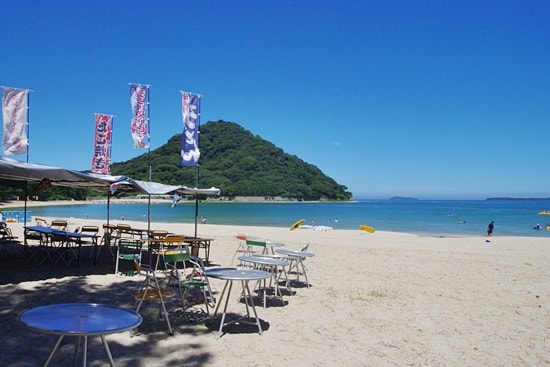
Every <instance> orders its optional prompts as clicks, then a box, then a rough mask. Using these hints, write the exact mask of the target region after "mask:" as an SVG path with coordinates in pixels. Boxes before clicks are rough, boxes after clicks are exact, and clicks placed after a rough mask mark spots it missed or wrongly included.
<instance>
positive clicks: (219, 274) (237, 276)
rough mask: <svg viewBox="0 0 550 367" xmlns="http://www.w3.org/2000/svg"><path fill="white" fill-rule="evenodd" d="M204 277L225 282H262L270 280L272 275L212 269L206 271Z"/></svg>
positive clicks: (250, 271)
mask: <svg viewBox="0 0 550 367" xmlns="http://www.w3.org/2000/svg"><path fill="white" fill-rule="evenodd" d="M204 275H206V276H207V277H210V278H217V279H224V280H260V279H267V278H269V277H270V276H271V273H269V272H267V271H263V270H256V269H237V268H211V269H206V270H205V271H204Z"/></svg>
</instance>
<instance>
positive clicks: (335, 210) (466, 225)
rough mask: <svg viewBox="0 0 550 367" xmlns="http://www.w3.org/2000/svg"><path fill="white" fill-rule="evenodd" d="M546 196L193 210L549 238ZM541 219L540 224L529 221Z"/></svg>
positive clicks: (222, 218)
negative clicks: (537, 227)
mask: <svg viewBox="0 0 550 367" xmlns="http://www.w3.org/2000/svg"><path fill="white" fill-rule="evenodd" d="M545 209H550V200H479V201H476V200H464V201H462V200H434V201H430V200H410V201H396V200H364V201H357V202H346V203H227V202H202V203H200V205H199V212H198V216H199V219H200V217H201V216H203V215H204V216H206V218H207V219H206V220H207V223H211V224H231V225H257V226H273V227H289V226H290V225H292V224H293V223H294V222H295V221H296V220H298V219H302V218H303V219H305V220H306V223H307V224H313V225H322V226H330V227H333V228H334V229H357V230H358V227H359V225H360V224H367V225H369V226H372V227H374V228H375V229H377V230H381V231H394V232H405V233H415V234H421V235H428V236H444V235H484V234H485V231H486V229H487V225H488V223H489V222H490V221H493V220H494V221H495V230H494V235H497V236H498V235H504V236H511V235H520V236H541V237H548V238H550V231H547V230H546V225H547V224H550V216H540V215H538V213H539V212H540V211H541V210H545ZM31 210H32V215H33V216H46V217H60V218H71V217H74V218H91V219H106V218H107V206H106V205H105V204H87V205H68V206H51V207H37V208H31ZM147 212H148V210H147V205H146V204H111V207H110V218H111V220H112V221H114V222H116V221H119V220H120V219H121V218H122V217H124V218H125V219H128V220H137V221H144V222H146V221H147ZM194 220H195V204H194V201H190V202H184V203H180V204H178V205H177V206H176V207H174V208H172V207H171V205H170V203H166V204H151V221H152V222H181V223H193V222H194ZM537 223H540V225H541V226H542V228H543V230H540V231H537V230H535V229H534V228H533V227H534V226H535V225H536V224H537Z"/></svg>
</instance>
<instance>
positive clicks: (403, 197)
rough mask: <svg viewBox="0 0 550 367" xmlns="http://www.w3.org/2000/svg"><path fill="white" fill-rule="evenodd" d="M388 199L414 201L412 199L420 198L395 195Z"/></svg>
mask: <svg viewBox="0 0 550 367" xmlns="http://www.w3.org/2000/svg"><path fill="white" fill-rule="evenodd" d="M388 200H400V201H412V200H418V199H417V198H410V197H406V196H394V197H391V198H389V199H388Z"/></svg>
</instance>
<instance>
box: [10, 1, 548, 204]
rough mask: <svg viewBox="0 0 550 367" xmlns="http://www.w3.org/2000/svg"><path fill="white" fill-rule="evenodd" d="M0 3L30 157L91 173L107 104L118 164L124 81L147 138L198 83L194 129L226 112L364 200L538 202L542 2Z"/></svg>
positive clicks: (126, 145)
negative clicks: (22, 94) (22, 99)
mask: <svg viewBox="0 0 550 367" xmlns="http://www.w3.org/2000/svg"><path fill="white" fill-rule="evenodd" d="M1 9H2V11H1V13H0V21H1V24H2V26H1V27H0V46H1V48H2V50H3V51H2V55H3V56H2V62H1V64H0V85H3V86H9V87H17V88H24V89H31V90H32V93H31V95H30V134H29V138H30V151H29V153H30V154H29V160H30V161H31V162H37V163H43V164H50V165H57V166H63V167H66V168H71V169H77V170H87V169H90V165H91V158H92V154H93V130H94V113H96V112H97V113H105V114H112V115H115V116H116V118H115V121H114V133H113V134H114V136H113V147H112V159H113V161H115V162H120V161H125V160H127V159H130V158H132V157H135V156H137V155H140V154H143V153H145V152H146V151H144V150H135V149H134V148H133V145H132V139H131V136H130V102H129V85H128V83H130V82H136V83H143V84H150V85H151V107H150V108H151V146H152V149H155V148H156V147H158V146H161V145H163V144H164V143H166V141H167V140H168V139H169V138H170V137H172V136H173V135H174V134H178V133H181V131H182V129H183V125H182V122H181V112H180V108H181V103H180V93H179V90H186V91H191V92H196V93H201V94H202V95H204V97H203V99H202V111H201V112H202V113H201V123H203V124H204V123H206V122H207V121H217V120H226V121H233V122H236V123H238V124H240V125H241V126H243V127H244V128H245V129H247V130H250V131H251V132H252V133H253V134H256V135H259V136H260V137H262V138H264V139H266V140H269V141H271V142H272V143H273V144H275V145H276V146H278V147H280V148H282V149H283V150H284V151H285V152H287V153H289V154H292V155H296V156H298V157H300V158H301V159H303V160H304V161H306V162H308V163H311V164H313V165H316V166H318V167H319V168H320V169H321V170H322V171H323V172H324V173H325V174H327V175H328V176H331V177H333V178H334V179H335V180H336V181H337V182H338V183H340V184H342V185H345V186H347V187H348V189H349V190H350V191H351V192H353V193H354V195H355V197H358V198H386V197H391V196H413V197H418V198H424V199H446V198H465V199H470V198H471V199H477V198H485V197H488V196H522V197H525V196H529V197H549V196H550V185H549V182H550V169H549V168H548V165H549V162H548V160H549V159H548V157H549V153H548V151H547V150H548V142H549V141H550V121H549V120H550V118H549V116H550V37H549V35H550V22H548V19H549V18H550V2H548V1H405V0H403V1H391V0H389V1H345V0H334V1H332V0H330V1H323V0H316V1H313V0H311V1H310V0H302V1H290V0H288V1H286V0H280V1H279V0H274V1H252V0H250V1H239V0H235V1H221V0H220V1H212V0H200V1H187V0H179V1H175V0H174V1H140V0H133V1H129V0H122V1H103V0H98V1H88V2H80V1H74V2H73V1H59V0H52V1H34V0H4V1H2V5H1ZM174 154H178V152H174ZM15 158H18V159H21V160H25V159H26V157H25V156H15ZM153 180H154V177H153ZM182 184H187V185H190V184H193V183H186V182H183V183H182ZM221 189H222V191H223V187H222V188H221Z"/></svg>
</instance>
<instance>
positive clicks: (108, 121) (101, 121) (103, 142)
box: [91, 113, 113, 175]
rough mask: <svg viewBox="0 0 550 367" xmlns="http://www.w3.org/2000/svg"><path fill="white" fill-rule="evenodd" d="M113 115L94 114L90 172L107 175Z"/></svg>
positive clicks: (109, 163) (109, 162)
mask: <svg viewBox="0 0 550 367" xmlns="http://www.w3.org/2000/svg"><path fill="white" fill-rule="evenodd" d="M112 132H113V116H109V115H101V114H99V113H96V114H95V135H94V156H93V157H92V170H91V171H92V172H93V173H100V174H102V175H108V174H109V171H110V165H111V139H112Z"/></svg>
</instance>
